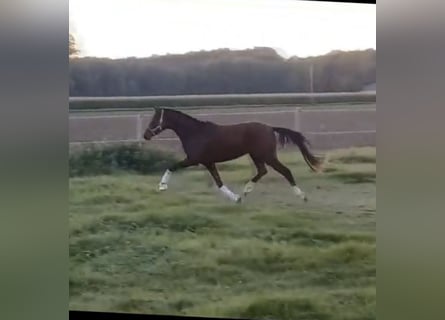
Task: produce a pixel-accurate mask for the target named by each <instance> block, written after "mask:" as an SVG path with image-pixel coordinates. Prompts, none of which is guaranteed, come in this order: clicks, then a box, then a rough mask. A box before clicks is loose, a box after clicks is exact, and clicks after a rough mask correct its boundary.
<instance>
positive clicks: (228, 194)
mask: <svg viewBox="0 0 445 320" xmlns="http://www.w3.org/2000/svg"><path fill="white" fill-rule="evenodd" d="M219 190H221V192H222V193H223V194H224V195H225V196H226V197H227V198H229V199H230V200H232V201H235V202H237V201H239V200H240V196H239V195H237V194H234V193H233V192H232V191H230V189H229V188H227V187H226V186H222V187H221V188H219Z"/></svg>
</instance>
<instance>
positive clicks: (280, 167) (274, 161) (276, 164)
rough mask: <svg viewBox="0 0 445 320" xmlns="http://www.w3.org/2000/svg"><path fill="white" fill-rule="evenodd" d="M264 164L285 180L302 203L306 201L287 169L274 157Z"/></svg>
mask: <svg viewBox="0 0 445 320" xmlns="http://www.w3.org/2000/svg"><path fill="white" fill-rule="evenodd" d="M266 163H267V164H268V165H269V166H271V167H272V168H274V169H275V170H276V171H277V172H278V173H280V174H281V175H282V176H284V177H285V178H286V180H287V181H288V182H289V183H290V185H291V186H292V189H293V190H294V192H295V194H296V195H297V196H299V197H301V198H302V199H303V200H304V201H307V197H306V195H305V194H304V192H303V191H301V190H300V188H298V187H297V184H296V183H295V179H294V176H293V175H292V172H291V171H290V170H289V168H288V167H286V166H285V165H284V164H282V163H281V162H280V160H278V159H277V158H276V157H273V158H271V159H269V160H267V161H266Z"/></svg>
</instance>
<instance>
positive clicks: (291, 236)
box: [69, 148, 376, 320]
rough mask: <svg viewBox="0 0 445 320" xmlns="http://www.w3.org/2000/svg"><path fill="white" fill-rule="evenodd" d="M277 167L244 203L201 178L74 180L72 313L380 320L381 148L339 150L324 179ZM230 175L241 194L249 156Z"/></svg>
mask: <svg viewBox="0 0 445 320" xmlns="http://www.w3.org/2000/svg"><path fill="white" fill-rule="evenodd" d="M280 158H281V159H282V161H283V162H284V163H285V164H287V165H288V166H289V167H290V168H291V170H292V172H293V173H294V175H295V177H296V179H297V183H298V185H299V186H300V187H301V188H302V189H303V190H304V191H305V192H306V194H307V195H308V197H309V202H307V203H304V202H302V201H301V200H300V199H299V198H296V197H295V196H294V195H293V194H292V190H291V189H290V188H289V186H288V184H287V183H286V182H285V180H284V179H283V178H282V177H281V176H279V175H278V174H277V173H275V172H274V171H272V170H271V169H270V170H269V174H268V175H267V176H265V177H264V178H263V179H262V180H261V182H260V183H258V185H257V186H256V189H255V190H254V191H253V192H252V193H251V194H250V195H249V196H248V198H246V199H245V201H244V203H243V204H241V205H236V204H233V203H230V202H228V201H227V200H225V199H223V198H222V197H221V196H220V195H219V194H218V192H217V191H216V190H215V187H210V185H209V181H210V180H209V176H208V173H206V172H205V171H204V170H203V169H196V170H191V169H189V170H186V171H184V172H182V173H177V174H174V175H173V176H172V179H171V182H170V185H169V190H167V191H166V192H165V193H159V192H158V191H157V184H158V182H159V178H160V177H159V175H154V176H142V175H131V174H124V173H123V174H118V175H111V176H98V177H87V178H71V179H70V182H69V183H70V216H69V224H70V225H69V227H70V261H71V263H70V309H72V310H100V311H117V312H120V311H122V312H140V313H157V314H166V313H168V314H179V315H195V316H216V317H224V316H225V317H234V318H236V317H238V318H255V319H279V320H282V319H306V320H307V319H314V320H315V319H322V320H323V319H375V318H376V265H375V249H376V243H375V224H376V216H375V215H376V211H375V210H376V199H375V195H376V185H375V180H376V162H375V159H376V157H375V149H374V148H364V149H355V150H344V151H338V152H334V153H332V154H331V156H330V161H329V163H328V165H327V167H326V172H325V173H323V174H314V173H311V172H309V171H308V168H307V166H306V165H305V164H304V163H303V162H302V159H301V157H300V156H299V155H298V154H297V153H296V152H295V151H294V152H292V153H287V152H286V153H282V154H281V156H280ZM220 168H221V170H220V171H221V176H222V178H223V180H224V182H225V183H226V184H227V185H228V186H229V187H230V188H231V189H232V190H234V191H235V192H239V193H240V192H241V190H242V188H243V185H244V183H245V182H246V181H247V180H248V179H249V178H250V177H251V176H252V169H251V167H250V162H249V160H248V159H247V158H243V159H240V160H238V161H234V162H230V163H228V164H225V165H223V166H220Z"/></svg>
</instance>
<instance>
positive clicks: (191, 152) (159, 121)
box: [144, 108, 321, 203]
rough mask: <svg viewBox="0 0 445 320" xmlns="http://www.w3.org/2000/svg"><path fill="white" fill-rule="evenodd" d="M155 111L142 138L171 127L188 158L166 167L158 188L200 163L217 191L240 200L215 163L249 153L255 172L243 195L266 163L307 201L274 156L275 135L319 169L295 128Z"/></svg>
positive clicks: (162, 188)
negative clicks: (222, 121)
mask: <svg viewBox="0 0 445 320" xmlns="http://www.w3.org/2000/svg"><path fill="white" fill-rule="evenodd" d="M154 109H155V113H154V115H153V117H152V119H151V121H150V123H149V125H148V127H147V129H146V130H145V133H144V139H145V140H150V139H151V138H152V137H154V136H156V135H158V134H159V133H161V132H162V131H164V130H167V129H170V130H173V131H174V132H175V133H176V135H177V136H178V137H179V139H180V140H181V143H182V146H183V149H184V151H185V154H186V155H187V157H186V158H185V159H184V160H182V161H180V162H178V163H176V164H174V165H173V166H171V167H170V168H168V169H167V170H166V171H165V173H164V175H163V176H162V178H161V181H160V183H159V190H160V191H164V190H167V188H168V181H169V179H170V177H171V174H172V173H173V172H175V171H177V170H179V169H184V168H187V167H191V166H197V165H203V166H204V167H206V168H207V170H208V171H209V172H210V174H211V175H212V177H213V179H214V181H215V183H216V185H217V186H218V188H219V190H220V191H221V192H222V193H223V194H224V195H225V196H226V197H228V198H229V199H231V200H232V201H234V202H238V203H239V202H241V197H240V196H239V195H237V194H235V193H233V192H232V191H231V190H230V189H229V188H228V187H227V186H226V185H224V183H223V182H222V180H221V177H220V176H219V173H218V170H217V168H216V165H215V164H216V163H220V162H225V161H229V160H233V159H236V158H239V157H241V156H244V155H246V154H248V155H249V156H250V157H251V158H252V160H253V162H254V164H255V166H256V169H257V174H256V175H255V176H254V177H253V178H252V179H251V180H250V181H249V182H247V184H246V185H245V187H244V196H246V195H247V194H248V193H250V192H251V191H253V189H254V186H255V183H257V182H258V181H259V180H260V179H261V178H262V177H263V176H264V175H265V174H266V173H267V169H266V164H267V165H268V166H270V167H272V168H273V169H275V170H276V171H277V172H279V173H280V174H281V175H283V176H284V177H285V178H286V180H287V181H288V182H289V184H290V185H291V187H292V189H293V191H294V192H295V194H296V195H297V196H299V197H301V198H302V199H303V200H304V201H307V197H306V195H305V193H304V192H303V191H302V190H301V189H300V188H299V187H298V186H297V185H296V183H295V179H294V177H293V175H292V173H291V171H290V170H289V169H288V168H287V167H286V166H285V165H283V164H282V163H281V162H280V161H279V160H278V158H277V147H276V142H277V137H276V136H275V133H277V134H278V142H280V144H281V145H284V144H286V143H289V142H292V143H294V144H296V145H297V146H298V147H299V149H300V151H301V153H302V155H303V158H304V160H305V161H306V163H307V164H308V166H309V167H310V168H311V169H312V170H313V171H320V170H321V162H320V160H319V159H317V158H316V157H315V156H314V155H313V154H312V153H311V152H310V151H309V149H308V147H307V145H308V144H309V143H308V141H307V140H306V138H305V137H304V136H303V135H302V134H301V133H300V132H297V131H293V130H290V129H287V128H277V127H270V126H268V125H266V124H263V123H258V122H247V123H240V124H234V125H217V124H215V123H213V122H208V121H200V120H198V119H195V118H193V117H191V116H189V115H187V114H185V113H182V112H179V111H177V110H172V109H165V108H154Z"/></svg>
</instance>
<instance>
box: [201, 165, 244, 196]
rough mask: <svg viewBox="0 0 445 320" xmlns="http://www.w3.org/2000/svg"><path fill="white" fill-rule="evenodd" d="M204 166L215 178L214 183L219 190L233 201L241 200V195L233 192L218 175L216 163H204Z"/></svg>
mask: <svg viewBox="0 0 445 320" xmlns="http://www.w3.org/2000/svg"><path fill="white" fill-rule="evenodd" d="M204 166H205V167H206V168H207V170H209V172H210V174H211V175H212V177H213V180H215V183H216V185H217V186H218V188H219V190H220V191H221V192H222V193H223V194H224V195H225V196H226V197H227V198H229V199H230V200H232V201H234V202H238V203H240V202H241V197H240V196H239V195H237V194H235V193H233V192H232V191H231V190H230V189H229V188H227V187H226V186H225V185H224V184H223V182H222V180H221V177H220V176H219V172H218V169H217V168H216V165H215V164H214V163H211V164H204Z"/></svg>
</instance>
